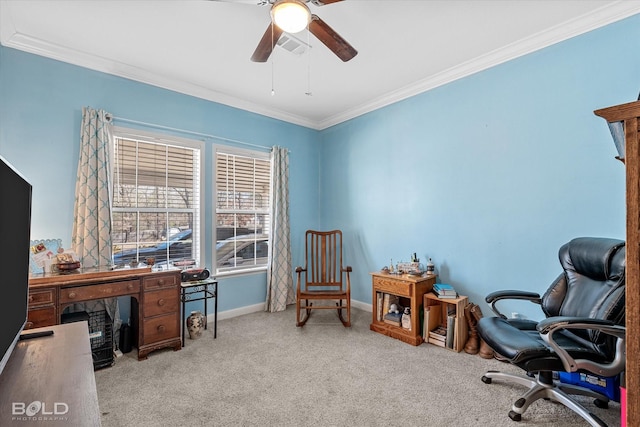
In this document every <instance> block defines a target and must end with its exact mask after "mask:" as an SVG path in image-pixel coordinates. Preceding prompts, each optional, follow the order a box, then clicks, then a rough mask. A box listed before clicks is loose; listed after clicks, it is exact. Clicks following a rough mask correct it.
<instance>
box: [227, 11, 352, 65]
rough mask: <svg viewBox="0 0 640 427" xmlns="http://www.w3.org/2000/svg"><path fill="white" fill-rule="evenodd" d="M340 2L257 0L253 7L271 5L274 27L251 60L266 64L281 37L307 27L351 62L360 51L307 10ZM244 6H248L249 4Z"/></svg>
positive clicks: (267, 33) (267, 32)
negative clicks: (311, 7) (255, 5)
mask: <svg viewBox="0 0 640 427" xmlns="http://www.w3.org/2000/svg"><path fill="white" fill-rule="evenodd" d="M223 1H225V0H223ZM226 1H229V0H226ZM339 1H343V0H254V3H256V4H258V5H267V4H270V5H271V23H270V24H269V26H268V27H267V30H266V31H265V33H264V35H263V36H262V39H260V42H259V43H258V46H257V47H256V50H255V51H254V52H253V55H252V56H251V60H252V61H253V62H266V61H267V59H269V56H270V55H271V52H273V49H274V47H275V46H276V44H277V43H278V39H280V36H281V35H282V33H284V32H287V33H296V32H299V31H302V30H304V29H305V28H307V27H308V28H309V32H310V33H311V34H313V35H314V36H316V38H317V39H318V40H320V41H321V42H322V43H323V44H324V45H325V46H327V47H328V48H329V50H331V51H332V52H333V53H335V54H336V56H338V58H340V59H341V60H342V61H344V62H346V61H349V60H350V59H352V58H353V57H354V56H356V55H357V54H358V51H357V50H355V49H354V48H353V46H351V45H350V44H349V43H348V42H347V41H346V40H345V39H343V38H342V37H341V36H340V35H339V34H338V33H337V32H335V31H334V30H333V28H331V27H330V26H329V25H327V23H325V22H324V21H323V20H322V19H320V18H319V17H318V16H317V15H315V14H313V13H311V11H310V10H309V7H308V6H307V3H309V2H311V3H313V4H314V5H316V6H324V5H327V4H331V3H337V2H339ZM243 2H244V3H246V1H243Z"/></svg>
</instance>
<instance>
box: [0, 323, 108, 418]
mask: <svg viewBox="0 0 640 427" xmlns="http://www.w3.org/2000/svg"><path fill="white" fill-rule="evenodd" d="M36 330H37V331H40V330H53V332H54V334H53V335H51V336H48V337H40V338H33V339H29V340H25V341H19V342H18V344H17V345H16V348H15V349H14V351H13V354H12V355H11V357H10V358H9V361H8V362H7V365H6V366H5V368H4V371H3V372H2V375H1V376H0V425H3V426H7V425H19V426H25V425H34V424H35V425H42V426H59V425H64V426H78V427H89V426H100V408H99V407H98V393H97V391H96V380H95V376H94V374H93V360H92V357H91V344H90V342H89V327H88V325H87V322H77V323H69V324H65V325H57V326H49V327H47V328H40V329H36ZM29 332H34V331H29ZM38 407H39V409H38ZM36 409H38V410H37V411H36Z"/></svg>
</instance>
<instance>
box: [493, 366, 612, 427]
mask: <svg viewBox="0 0 640 427" xmlns="http://www.w3.org/2000/svg"><path fill="white" fill-rule="evenodd" d="M550 374H551V372H546V371H545V372H541V373H540V374H538V375H534V376H533V377H530V376H528V375H527V376H525V375H516V374H509V373H505V372H499V371H488V372H486V373H485V374H484V375H483V376H482V382H484V383H485V384H491V383H492V382H493V380H494V379H497V380H504V381H506V382H509V383H515V384H518V385H522V386H524V387H527V388H528V390H527V392H526V393H524V394H523V395H522V396H521V397H520V398H519V399H518V400H516V401H515V403H514V404H513V406H512V407H511V411H509V418H511V419H512V420H513V421H521V420H522V414H524V412H525V411H526V410H527V408H528V407H529V406H530V405H531V404H532V403H533V402H535V401H536V400H538V399H548V400H552V401H555V402H558V403H561V404H562V405H564V406H566V407H567V408H569V409H571V410H572V411H573V412H575V413H577V414H578V415H580V416H581V417H582V418H584V419H585V420H586V421H587V422H588V423H589V424H590V425H592V426H594V427H607V424H606V423H605V422H604V421H602V420H601V419H600V418H598V416H597V415H595V414H593V413H591V412H589V411H588V410H587V409H586V408H585V407H584V406H582V405H581V404H579V403H578V402H576V401H575V400H574V399H572V398H571V396H570V395H583V396H587V397H592V398H594V399H595V400H594V404H595V405H596V406H597V407H598V408H603V409H606V408H608V407H609V398H608V397H607V396H605V395H603V394H600V393H598V392H596V391H593V390H591V389H588V388H586V387H580V386H577V385H572V384H562V383H560V382H559V381H556V380H554V379H553V377H552V376H551V375H550Z"/></svg>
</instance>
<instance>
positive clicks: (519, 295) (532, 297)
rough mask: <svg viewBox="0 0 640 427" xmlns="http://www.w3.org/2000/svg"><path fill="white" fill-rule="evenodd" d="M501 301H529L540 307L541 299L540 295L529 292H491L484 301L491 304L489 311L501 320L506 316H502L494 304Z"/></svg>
mask: <svg viewBox="0 0 640 427" xmlns="http://www.w3.org/2000/svg"><path fill="white" fill-rule="evenodd" d="M503 299H518V300H525V301H531V302H532V303H534V304H538V305H540V303H541V301H542V299H541V298H540V294H538V293H535V292H529V291H518V290H504V291H495V292H491V293H490V294H489V295H487V296H486V297H485V299H484V300H485V301H486V302H487V304H491V310H493V312H494V313H495V314H496V315H498V317H501V318H503V319H506V318H507V316H505V315H504V314H502V313H501V312H500V310H498V308H497V307H496V303H497V302H498V301H500V300H503Z"/></svg>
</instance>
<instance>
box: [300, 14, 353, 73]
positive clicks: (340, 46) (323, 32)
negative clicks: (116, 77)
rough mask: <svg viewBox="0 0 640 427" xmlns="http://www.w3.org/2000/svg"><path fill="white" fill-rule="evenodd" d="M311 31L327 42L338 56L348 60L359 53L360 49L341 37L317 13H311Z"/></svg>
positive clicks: (323, 41)
mask: <svg viewBox="0 0 640 427" xmlns="http://www.w3.org/2000/svg"><path fill="white" fill-rule="evenodd" d="M309 31H311V34H313V35H314V36H316V37H317V38H318V40H320V41H321V42H322V43H324V44H325V46H327V47H328V48H329V49H330V50H331V51H332V52H333V53H335V54H336V55H337V56H338V58H340V59H342V60H343V61H344V62H347V61H348V60H350V59H351V58H353V57H354V56H356V55H357V54H358V51H357V50H355V49H354V48H353V46H351V45H350V44H349V43H347V41H346V40H345V39H343V38H342V37H340V35H339V34H338V33H336V32H335V31H334V30H333V28H331V27H330V26H329V25H327V23H326V22H324V21H323V20H322V19H320V18H318V16H317V15H311V22H309Z"/></svg>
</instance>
